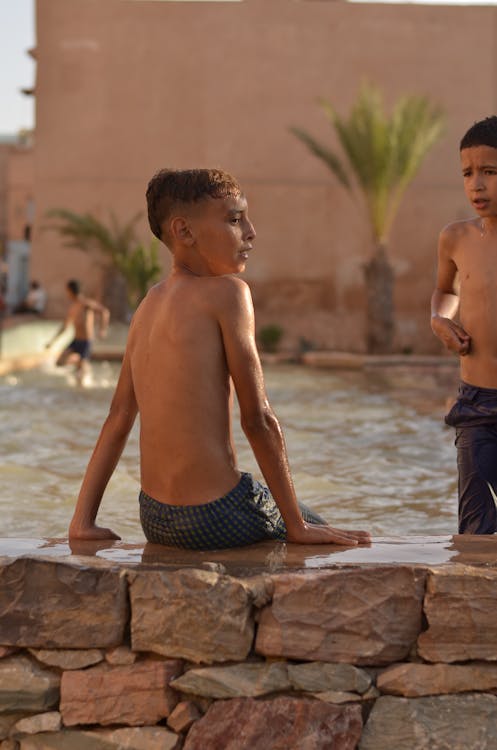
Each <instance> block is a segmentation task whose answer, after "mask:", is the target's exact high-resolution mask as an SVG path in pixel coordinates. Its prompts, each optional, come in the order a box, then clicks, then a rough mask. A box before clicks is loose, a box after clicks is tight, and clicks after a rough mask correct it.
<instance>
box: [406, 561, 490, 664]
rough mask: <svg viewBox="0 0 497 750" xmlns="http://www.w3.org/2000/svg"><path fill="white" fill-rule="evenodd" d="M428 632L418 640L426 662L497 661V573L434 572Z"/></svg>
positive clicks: (430, 582)
mask: <svg viewBox="0 0 497 750" xmlns="http://www.w3.org/2000/svg"><path fill="white" fill-rule="evenodd" d="M424 611H425V615H426V619H427V621H428V626H429V627H428V630H426V631H425V632H424V633H421V635H420V636H419V639H418V653H419V655H420V656H421V657H422V658H423V659H425V660H426V661H431V662H454V661H467V660H470V659H483V660H487V661H497V571H496V570H488V569H484V570H482V569H480V568H471V567H463V566H454V567H453V568H451V569H439V570H433V571H431V572H430V573H429V575H428V579H427V586H426V596H425V602H424Z"/></svg>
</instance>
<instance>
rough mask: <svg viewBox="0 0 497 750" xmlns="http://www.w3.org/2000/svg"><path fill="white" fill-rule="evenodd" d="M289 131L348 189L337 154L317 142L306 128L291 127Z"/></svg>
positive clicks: (348, 183) (345, 175)
mask: <svg viewBox="0 0 497 750" xmlns="http://www.w3.org/2000/svg"><path fill="white" fill-rule="evenodd" d="M290 132H291V133H293V134H294V135H295V136H297V138H299V139H300V140H301V141H302V143H305V145H306V146H307V147H308V149H309V150H310V151H311V152H312V153H313V154H314V155H315V156H317V157H318V158H319V159H321V160H322V161H324V162H325V164H326V166H327V167H328V168H329V169H331V171H332V172H333V174H334V175H335V176H336V178H337V179H338V180H339V182H341V184H342V185H343V186H344V187H346V188H347V189H348V190H350V189H351V185H350V181H349V178H348V175H347V172H346V171H345V169H344V167H343V165H342V162H341V161H340V159H339V158H338V156H336V154H334V153H333V151H331V150H330V149H329V148H326V146H323V144H322V143H319V141H317V140H316V139H315V138H313V137H312V135H310V134H309V133H308V132H307V131H306V130H302V129H301V128H295V127H292V128H290Z"/></svg>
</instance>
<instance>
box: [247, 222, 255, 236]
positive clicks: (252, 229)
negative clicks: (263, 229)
mask: <svg viewBox="0 0 497 750" xmlns="http://www.w3.org/2000/svg"><path fill="white" fill-rule="evenodd" d="M245 236H246V237H247V239H248V240H253V239H255V236H256V232H255V227H254V225H253V224H252V222H251V221H247V229H246V231H245Z"/></svg>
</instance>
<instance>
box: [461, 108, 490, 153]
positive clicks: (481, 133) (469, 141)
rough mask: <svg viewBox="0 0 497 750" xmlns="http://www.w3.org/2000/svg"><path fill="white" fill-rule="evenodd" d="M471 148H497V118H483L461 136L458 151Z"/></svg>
mask: <svg viewBox="0 0 497 750" xmlns="http://www.w3.org/2000/svg"><path fill="white" fill-rule="evenodd" d="M473 146H491V147H492V148H497V116H496V115H492V116H491V117H485V119H484V120H479V121H478V122H475V124H474V125H472V126H471V127H470V129H469V130H468V131H467V132H466V133H465V134H464V135H463V137H462V139H461V143H460V146H459V150H460V151H462V150H463V148H472V147H473Z"/></svg>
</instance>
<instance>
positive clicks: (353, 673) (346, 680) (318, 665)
mask: <svg viewBox="0 0 497 750" xmlns="http://www.w3.org/2000/svg"><path fill="white" fill-rule="evenodd" d="M288 678H289V680H290V682H291V684H292V687H293V688H294V690H305V691H307V692H315V691H318V692H325V691H328V690H332V691H340V692H344V691H345V692H355V693H361V694H362V693H365V692H366V691H367V690H368V689H369V687H370V685H371V677H370V676H369V675H368V673H367V672H365V671H364V670H363V669H358V668H357V667H353V666H352V665H351V664H328V663H326V662H319V661H316V662H309V663H308V664H289V665H288Z"/></svg>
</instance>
